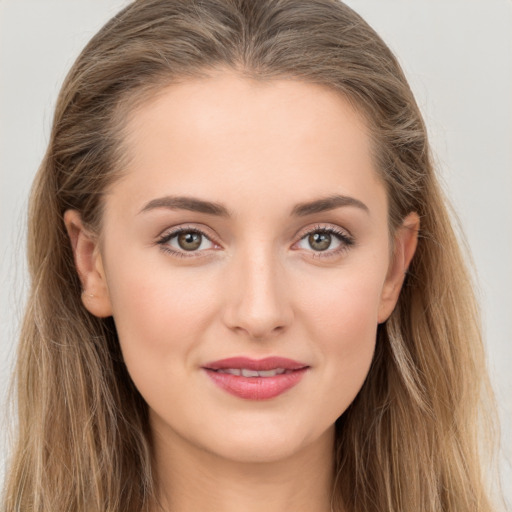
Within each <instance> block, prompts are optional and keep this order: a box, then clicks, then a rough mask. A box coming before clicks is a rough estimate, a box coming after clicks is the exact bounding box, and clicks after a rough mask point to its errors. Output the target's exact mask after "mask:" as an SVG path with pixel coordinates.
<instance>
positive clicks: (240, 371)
mask: <svg viewBox="0 0 512 512" xmlns="http://www.w3.org/2000/svg"><path fill="white" fill-rule="evenodd" d="M217 371H218V372H219V373H229V374H231V375H238V376H242V377H275V376H276V375H281V374H283V373H286V372H288V370H285V369H284V368H275V369H274V370H259V371H256V370H248V369H246V368H223V369H221V370H217ZM288 373H289V372H288Z"/></svg>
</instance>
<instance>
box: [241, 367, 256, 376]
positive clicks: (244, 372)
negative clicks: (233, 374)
mask: <svg viewBox="0 0 512 512" xmlns="http://www.w3.org/2000/svg"><path fill="white" fill-rule="evenodd" d="M259 376H260V375H259V373H258V372H257V371H255V370H246V369H245V368H242V377H259Z"/></svg>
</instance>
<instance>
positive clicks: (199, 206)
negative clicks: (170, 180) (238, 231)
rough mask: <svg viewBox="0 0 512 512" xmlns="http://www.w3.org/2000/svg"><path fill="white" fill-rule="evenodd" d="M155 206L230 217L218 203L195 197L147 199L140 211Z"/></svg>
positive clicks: (151, 208)
mask: <svg viewBox="0 0 512 512" xmlns="http://www.w3.org/2000/svg"><path fill="white" fill-rule="evenodd" d="M155 208H167V209H170V210H189V211H191V212H200V213H207V214H209V215H218V216H221V217H230V214H229V211H228V210H227V208H226V207H225V206H223V205H221V204H219V203H213V202H211V201H204V200H203V199H196V198H195V197H182V196H165V197H159V198H158V199H153V200H152V201H149V203H147V204H146V205H145V206H144V207H143V208H142V210H141V211H140V213H142V212H147V211H149V210H154V209H155Z"/></svg>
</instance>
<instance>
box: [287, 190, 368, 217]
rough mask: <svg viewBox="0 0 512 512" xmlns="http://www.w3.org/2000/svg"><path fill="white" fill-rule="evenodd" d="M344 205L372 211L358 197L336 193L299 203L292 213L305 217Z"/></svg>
mask: <svg viewBox="0 0 512 512" xmlns="http://www.w3.org/2000/svg"><path fill="white" fill-rule="evenodd" d="M342 206H355V207H356V208H360V209H361V210H363V211H365V212H366V213H369V212H370V210H369V209H368V206H366V205H365V204H364V203H363V202H362V201H360V200H359V199H356V198H355V197H350V196H342V195H339V194H334V195H332V196H328V197H322V198H320V199H316V200H314V201H309V202H306V203H299V204H297V205H295V206H294V207H293V210H292V213H291V215H292V216H296V217H304V216H306V215H311V214H312V213H319V212H325V211H328V210H334V209H335V208H340V207H342Z"/></svg>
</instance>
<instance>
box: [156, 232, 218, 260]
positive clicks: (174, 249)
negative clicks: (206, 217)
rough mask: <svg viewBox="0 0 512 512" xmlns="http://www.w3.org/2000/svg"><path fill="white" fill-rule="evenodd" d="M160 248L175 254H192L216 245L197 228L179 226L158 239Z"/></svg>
mask: <svg viewBox="0 0 512 512" xmlns="http://www.w3.org/2000/svg"><path fill="white" fill-rule="evenodd" d="M158 244H159V245H160V246H161V247H162V249H163V250H164V251H166V252H169V253H171V254H175V255H177V256H193V253H197V252H201V251H203V250H208V249H213V248H215V247H216V244H214V243H213V242H212V241H211V240H210V239H209V238H208V236H206V235H205V234H204V233H203V232H202V231H200V230H198V229H190V228H179V229H176V230H174V231H171V232H170V233H166V234H165V235H163V236H162V237H161V238H160V239H159V240H158Z"/></svg>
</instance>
